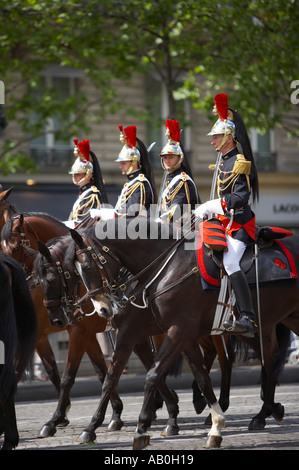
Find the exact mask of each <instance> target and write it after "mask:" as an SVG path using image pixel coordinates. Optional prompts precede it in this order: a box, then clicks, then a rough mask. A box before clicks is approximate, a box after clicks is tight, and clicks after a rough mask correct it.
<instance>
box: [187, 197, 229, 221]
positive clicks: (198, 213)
mask: <svg viewBox="0 0 299 470" xmlns="http://www.w3.org/2000/svg"><path fill="white" fill-rule="evenodd" d="M208 214H221V215H224V212H223V209H222V206H221V199H220V198H219V199H211V201H207V202H205V203H204V204H201V205H200V206H199V207H197V208H196V209H195V211H194V215H195V217H199V218H200V219H203V217H204V216H205V215H208Z"/></svg>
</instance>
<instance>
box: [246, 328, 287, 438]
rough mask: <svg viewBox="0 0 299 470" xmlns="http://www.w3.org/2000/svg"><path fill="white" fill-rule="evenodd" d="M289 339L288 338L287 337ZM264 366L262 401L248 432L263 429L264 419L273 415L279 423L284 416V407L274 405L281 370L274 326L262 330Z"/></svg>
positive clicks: (277, 404) (279, 404)
mask: <svg viewBox="0 0 299 470" xmlns="http://www.w3.org/2000/svg"><path fill="white" fill-rule="evenodd" d="M288 337H289V336H288ZM263 350H264V366H263V367H262V399H263V401H264V403H263V406H262V408H261V410H260V412H259V413H258V414H257V415H256V416H254V417H253V418H252V420H251V422H250V424H249V426H248V429H249V430H250V431H252V430H261V429H264V428H265V425H266V418H268V417H269V416H271V415H273V417H274V418H275V419H276V421H278V422H280V421H281V420H282V419H283V416H284V407H283V406H282V405H281V403H275V402H274V397H275V389H276V385H277V382H278V373H279V371H280V369H281V357H280V351H279V344H278V341H277V332H276V328H275V325H272V328H270V329H267V330H266V329H264V330H263Z"/></svg>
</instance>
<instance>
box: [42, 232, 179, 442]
mask: <svg viewBox="0 0 299 470" xmlns="http://www.w3.org/2000/svg"><path fill="white" fill-rule="evenodd" d="M71 241H72V238H71V237H70V236H69V237H68V236H66V237H60V238H59V239H57V240H56V243H54V244H52V241H51V242H49V243H48V244H47V245H46V244H44V243H42V242H39V250H40V255H38V256H37V257H36V260H35V262H34V271H35V273H36V276H37V279H39V281H40V283H41V285H42V287H43V291H44V295H45V299H46V305H47V306H49V307H53V308H52V310H50V311H49V314H50V315H52V317H53V318H58V317H59V316H60V321H61V323H62V322H63V321H64V322H66V321H69V322H72V316H71V315H72V309H70V308H69V307H70V305H67V304H66V303H65V304H63V303H62V302H61V295H60V290H59V289H58V285H59V283H60V285H62V284H63V283H61V277H60V276H59V275H58V273H57V266H56V255H55V252H56V251H57V249H59V252H60V254H63V252H65V251H66V250H67V248H68V246H69V244H70V242H71ZM61 259H63V256H61ZM64 265H65V266H67V267H68V270H69V273H70V278H73V276H74V271H75V263H74V262H73V263H72V262H71V260H67V261H66V260H64ZM88 296H89V293H88ZM81 301H82V299H80V301H79V303H81ZM102 314H103V310H102ZM107 315H108V312H107V311H106V316H107ZM152 334H155V335H160V334H161V331H160V329H159V327H157V326H156V325H154V327H153V326H152V325H149V328H148V329H146V331H145V332H144V334H143V335H142V336H141V337H139V338H137V341H135V342H134V347H132V348H127V347H126V348H124V349H122V350H121V364H122V367H121V370H120V369H119V370H120V374H121V372H122V370H123V368H124V366H125V364H126V362H127V361H128V359H129V356H130V354H131V352H132V351H134V352H135V354H136V355H137V356H138V357H139V359H140V361H141V362H142V364H143V365H144V367H145V369H146V370H148V369H149V368H150V366H151V364H152V361H153V349H152V346H153V344H152V342H151V341H149V338H148V337H149V336H152ZM117 342H118V334H117V336H116V343H117ZM114 357H115V351H114V353H113V358H114ZM110 368H111V366H109V371H110ZM109 373H110V372H109ZM115 388H116V387H114V388H113V390H112V391H111V393H109V398H108V401H109V399H110V397H111V395H112V396H113V394H114V393H115ZM102 392H103V391H102ZM158 392H159V393H157V394H156V396H155V400H154V403H153V406H152V412H151V414H152V416H156V410H157V409H158V408H160V407H161V406H162V403H163V400H164V401H165V403H166V406H167V409H168V412H169V415H170V417H169V420H168V424H167V426H166V428H165V431H164V435H174V434H176V433H177V430H178V427H177V424H176V416H177V414H178V405H177V403H178V398H177V395H176V393H175V392H174V391H170V390H168V387H167V386H166V384H165V381H164V378H162V379H161V381H160V383H159V387H158ZM107 404H108V402H107ZM105 411H106V409H105V410H104V411H103V413H102V414H101V416H100V418H99V417H98V416H96V421H95V422H93V420H94V417H93V418H92V422H91V423H92V424H91V426H90V428H89V429H86V430H85V431H84V432H83V433H82V434H81V435H80V437H79V440H80V441H81V442H93V441H94V439H95V438H96V435H95V433H94V429H96V428H97V427H98V425H99V424H98V422H99V420H101V423H102V422H103V420H104V417H105Z"/></svg>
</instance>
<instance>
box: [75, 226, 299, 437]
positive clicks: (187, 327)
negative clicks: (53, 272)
mask: <svg viewBox="0 0 299 470" xmlns="http://www.w3.org/2000/svg"><path fill="white" fill-rule="evenodd" d="M110 223H111V225H110V229H111V227H112V230H111V232H110V235H109V234H108V230H107V223H106V224H103V223H101V224H99V225H98V226H97V229H96V230H98V233H97V234H98V235H99V231H100V232H101V236H102V235H103V234H105V237H106V238H105V239H104V241H103V242H101V241H100V240H98V238H97V237H95V231H94V230H93V229H92V230H91V231H89V232H84V234H83V238H85V240H87V242H86V241H84V240H83V238H82V237H81V240H80V237H79V234H78V233H77V234H75V233H73V232H72V235H73V236H74V239H75V240H76V243H77V246H78V247H79V250H78V249H77V258H78V260H79V261H80V270H81V277H82V278H83V279H84V280H85V283H86V286H87V288H88V289H91V288H92V282H91V279H92V276H91V272H92V264H93V265H94V266H95V261H96V263H97V265H98V267H99V268H100V269H99V271H100V273H101V279H102V280H103V278H104V279H105V282H104V283H103V282H102V284H101V282H100V281H99V279H100V277H99V271H98V279H97V287H98V289H97V290H93V292H92V295H93V298H94V299H95V300H96V298H97V294H101V295H102V293H103V291H106V293H107V294H108V295H109V296H110V297H111V296H113V297H114V299H116V298H117V294H120V295H122V294H121V291H122V292H123V291H125V296H124V295H122V299H124V297H125V298H126V301H127V303H128V304H134V305H137V304H139V307H146V306H148V307H149V308H144V309H143V310H142V309H139V311H138V308H137V307H136V308H135V309H132V308H130V309H125V314H126V315H127V324H130V325H131V329H130V331H127V333H128V334H127V338H126V340H127V341H130V339H131V338H132V337H136V335H138V331H139V332H140V331H142V330H140V329H142V324H146V323H147V322H148V321H150V320H149V318H151V319H152V320H154V321H155V322H156V323H157V324H158V325H159V326H160V327H161V328H162V329H163V330H164V331H165V332H166V333H167V334H166V339H165V341H164V343H163V345H162V348H161V350H160V351H159V354H158V355H157V357H156V358H155V362H154V364H153V366H152V368H151V369H150V371H149V372H148V374H147V377H146V383H145V398H144V405H143V408H142V410H141V414H140V416H139V423H138V427H137V435H138V436H139V437H140V439H139V442H140V441H141V442H146V441H147V439H146V438H145V435H146V434H145V433H146V430H147V429H148V427H149V426H150V423H151V418H150V414H149V410H150V406H149V405H150V403H151V400H152V397H153V393H154V390H155V387H156V386H157V384H158V383H159V380H160V377H161V376H162V375H163V374H165V373H166V371H167V370H168V369H169V368H170V367H171V365H172V364H173V363H174V362H175V360H176V359H177V358H178V356H179V354H180V353H181V352H182V351H183V352H184V354H185V355H186V357H187V359H188V360H189V364H190V367H191V370H192V372H193V373H194V375H195V378H196V379H197V382H198V384H199V386H200V388H201V389H202V391H203V393H204V395H205V396H206V398H207V401H208V404H209V406H210V407H211V411H212V418H214V424H213V426H212V429H211V431H210V433H209V436H216V439H212V442H213V444H212V445H219V442H220V441H221V427H222V426H223V424H224V421H223V420H222V416H221V412H220V410H219V408H217V402H216V399H215V396H214V394H213V391H212V388H211V385H210V382H209V379H208V377H207V375H205V371H203V370H202V369H203V367H202V357H201V354H200V352H199V348H198V339H199V338H200V337H202V336H204V337H206V336H208V335H209V334H210V332H211V327H212V323H213V317H214V312H215V307H216V303H217V299H218V293H217V292H216V291H206V290H204V289H203V287H202V284H201V282H200V278H199V275H198V269H197V265H196V259H195V256H196V255H195V253H194V251H191V250H189V251H188V250H184V243H183V242H184V240H178V241H174V240H171V239H169V237H168V238H167V237H166V238H163V236H160V235H159V236H158V237H157V238H155V239H153V238H151V237H149V238H147V239H146V240H142V239H141V238H142V237H140V236H139V237H135V239H133V240H132V236H131V237H126V236H125V234H127V227H126V226H125V225H124V224H125V222H123V223H122V222H120V221H111V222H110ZM146 224H147V222H146ZM149 228H151V223H150V224H149V225H148V226H147V229H146V230H148V229H149ZM156 230H157V229H156V228H153V229H152V231H153V233H155V231H156ZM132 233H133V232H132ZM146 233H147V232H146ZM156 233H157V232H156ZM107 234H108V236H107ZM111 234H112V235H111ZM119 234H120V235H119ZM76 235H77V236H76ZM298 238H299V237H297V236H293V237H289V238H288V239H287V240H284V242H283V243H284V246H285V249H286V250H288V251H289V252H290V253H292V255H293V263H294V266H293V267H294V269H295V270H296V269H297V271H298V268H299V252H298ZM91 255H92V256H91ZM122 267H126V268H127V269H128V271H129V272H131V273H132V275H133V277H131V278H130V279H128V282H127V283H124V282H122V284H120V283H119V282H118V273H119V271H120V268H122ZM132 280H133V281H135V282H136V280H138V286H137V288H135V289H133V290H131V292H130V293H129V291H130V287H132V285H133V283H132ZM95 286H96V284H95V285H94V287H95ZM261 294H262V295H261V317H262V322H261V324H262V337H263V352H264V366H263V368H262V371H263V399H264V404H263V407H262V409H261V411H260V413H259V414H258V415H257V416H255V417H254V418H253V420H252V421H251V423H250V425H249V429H262V428H263V427H264V426H265V423H266V418H267V417H269V416H271V415H273V416H274V417H275V419H277V420H278V421H279V420H281V419H282V418H283V407H282V406H281V404H280V403H275V402H274V394H275V386H276V383H277V377H278V371H279V369H280V367H281V364H282V363H281V356H280V351H279V348H278V336H277V332H278V331H279V330H280V331H282V332H283V335H284V337H285V338H288V337H289V332H288V330H289V329H291V330H292V331H294V333H295V334H298V333H299V307H298V295H299V289H298V278H297V277H296V276H295V277H294V279H292V280H290V282H282V283H279V282H278V283H277V282H274V283H269V284H265V285H264V286H263V287H262V290H261ZM253 297H254V298H255V297H256V296H255V295H254V289H253ZM95 305H96V302H95ZM256 308H257V306H256ZM137 311H138V313H137ZM149 316H150V317H149ZM133 326H134V327H133ZM285 333H287V335H285ZM139 334H140V333H139ZM242 339H243V341H244V342H247V343H248V344H250V345H251V347H253V349H254V350H255V351H256V353H257V354H259V353H260V342H259V338H258V335H256V337H255V338H253V339H251V338H245V337H243V338H242ZM103 389H105V384H104V387H103ZM213 405H215V407H214V408H213ZM215 410H216V411H215ZM215 442H216V444H215ZM210 443H211V439H209V443H208V445H210ZM141 445H142V444H141Z"/></svg>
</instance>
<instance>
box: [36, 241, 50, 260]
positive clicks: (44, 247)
mask: <svg viewBox="0 0 299 470" xmlns="http://www.w3.org/2000/svg"><path fill="white" fill-rule="evenodd" d="M37 246H38V251H39V252H40V253H41V254H42V255H43V256H44V257H45V258H46V260H47V261H48V262H49V263H50V262H51V261H52V258H51V253H50V250H49V248H48V247H47V245H45V244H44V242H42V241H41V240H38V241H37Z"/></svg>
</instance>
